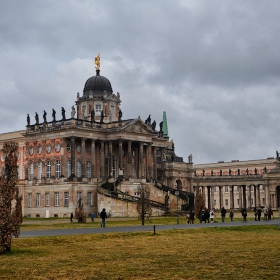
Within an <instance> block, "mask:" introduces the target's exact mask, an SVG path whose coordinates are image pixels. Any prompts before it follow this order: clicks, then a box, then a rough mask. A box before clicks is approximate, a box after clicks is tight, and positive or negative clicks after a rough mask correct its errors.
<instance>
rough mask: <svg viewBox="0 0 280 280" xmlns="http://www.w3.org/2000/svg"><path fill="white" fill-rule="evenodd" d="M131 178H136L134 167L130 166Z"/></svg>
mask: <svg viewBox="0 0 280 280" xmlns="http://www.w3.org/2000/svg"><path fill="white" fill-rule="evenodd" d="M132 177H133V178H135V177H136V172H135V166H134V165H132Z"/></svg>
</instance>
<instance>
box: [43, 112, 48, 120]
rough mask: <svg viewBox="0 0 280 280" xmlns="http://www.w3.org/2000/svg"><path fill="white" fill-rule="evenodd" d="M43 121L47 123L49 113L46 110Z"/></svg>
mask: <svg viewBox="0 0 280 280" xmlns="http://www.w3.org/2000/svg"><path fill="white" fill-rule="evenodd" d="M43 119H44V122H47V112H46V111H45V110H44V114H43Z"/></svg>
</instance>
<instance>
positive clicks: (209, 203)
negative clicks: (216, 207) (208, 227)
mask: <svg viewBox="0 0 280 280" xmlns="http://www.w3.org/2000/svg"><path fill="white" fill-rule="evenodd" d="M207 208H208V209H210V208H211V186H207Z"/></svg>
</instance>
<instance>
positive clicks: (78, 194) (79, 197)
mask: <svg viewBox="0 0 280 280" xmlns="http://www.w3.org/2000/svg"><path fill="white" fill-rule="evenodd" d="M80 199H82V192H77V202H79V200H80Z"/></svg>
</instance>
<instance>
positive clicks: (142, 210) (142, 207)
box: [137, 185, 152, 225]
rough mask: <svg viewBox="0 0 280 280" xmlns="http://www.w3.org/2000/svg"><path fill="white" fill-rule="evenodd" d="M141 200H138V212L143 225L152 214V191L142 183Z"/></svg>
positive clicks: (140, 189)
mask: <svg viewBox="0 0 280 280" xmlns="http://www.w3.org/2000/svg"><path fill="white" fill-rule="evenodd" d="M138 192H139V200H138V201H137V212H138V214H139V217H140V219H141V221H142V225H144V224H145V219H147V218H149V217H150V216H151V215H152V207H151V202H150V200H149V195H150V191H149V188H148V187H147V186H145V185H142V186H141V187H140V188H139V189H138Z"/></svg>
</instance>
